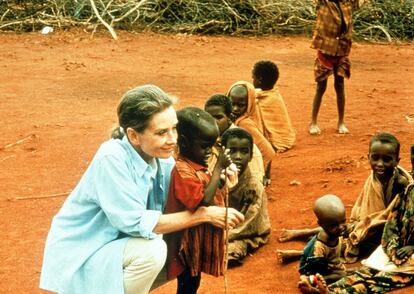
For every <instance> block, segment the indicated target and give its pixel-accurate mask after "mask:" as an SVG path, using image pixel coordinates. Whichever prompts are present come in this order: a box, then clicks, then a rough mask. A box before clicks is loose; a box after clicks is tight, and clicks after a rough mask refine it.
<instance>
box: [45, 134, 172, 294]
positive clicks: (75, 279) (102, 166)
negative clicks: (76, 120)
mask: <svg viewBox="0 0 414 294" xmlns="http://www.w3.org/2000/svg"><path fill="white" fill-rule="evenodd" d="M155 163H156V165H157V173H156V174H155V177H154V170H153V167H151V165H150V164H147V163H146V162H145V161H144V160H143V159H142V158H141V157H140V156H139V154H138V153H137V152H136V151H135V150H134V148H133V147H132V146H131V144H130V143H129V141H128V139H127V137H126V136H124V138H123V139H122V140H115V139H111V140H109V141H107V142H105V143H103V144H102V145H101V147H100V148H99V150H98V152H97V153H96V155H95V157H94V158H93V160H92V162H91V164H90V165H89V167H88V169H87V170H86V172H85V173H84V175H83V176H82V178H81V180H80V182H79V183H78V185H77V186H76V188H75V189H74V190H73V192H72V193H71V194H70V195H69V197H68V198H67V199H66V201H65V203H64V204H63V206H62V208H61V209H60V211H59V212H58V214H57V215H56V216H55V217H54V218H53V221H52V225H51V229H50V231H49V235H48V237H47V240H46V246H45V253H44V258H43V266H42V272H41V277H40V287H41V288H43V289H47V290H51V291H55V292H59V293H82V294H83V293H87V294H89V293H99V294H102V293H111V294H116V293H123V292H124V290H123V269H122V263H123V251H124V247H125V244H126V241H128V238H129V237H131V236H133V237H142V238H146V239H153V238H159V237H160V236H159V235H157V234H155V233H154V232H153V229H154V227H155V225H156V224H157V222H158V218H159V216H160V214H161V213H162V211H163V210H164V206H165V202H166V199H167V194H168V189H169V183H170V173H171V169H172V168H173V166H174V160H173V159H172V158H171V159H167V160H163V159H156V160H155Z"/></svg>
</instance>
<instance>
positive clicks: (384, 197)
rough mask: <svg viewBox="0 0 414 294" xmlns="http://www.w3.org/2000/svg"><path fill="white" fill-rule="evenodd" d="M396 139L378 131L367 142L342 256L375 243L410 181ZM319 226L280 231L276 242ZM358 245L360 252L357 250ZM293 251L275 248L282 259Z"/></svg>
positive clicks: (354, 255)
mask: <svg viewBox="0 0 414 294" xmlns="http://www.w3.org/2000/svg"><path fill="white" fill-rule="evenodd" d="M399 154H400V142H399V141H398V139H397V138H396V137H394V136H393V135H392V134H389V133H378V134H376V135H374V136H373V137H372V138H371V141H370V143H369V153H368V159H369V162H370V165H371V169H372V171H371V175H370V176H369V177H368V178H367V180H366V181H365V184H364V187H363V188H362V191H361V192H360V194H359V196H358V198H357V200H356V202H355V204H354V206H353V208H352V211H351V217H350V221H349V223H348V229H347V233H346V236H348V237H347V238H346V239H345V240H344V247H345V248H344V256H343V257H344V258H345V261H346V262H347V263H354V262H356V261H357V260H358V257H359V256H360V255H362V254H369V253H370V252H372V250H373V249H375V248H376V246H378V244H379V242H380V238H381V234H382V230H383V227H384V224H385V222H386V220H387V218H388V216H389V215H390V212H391V210H392V207H393V205H394V202H395V200H396V198H397V197H396V196H397V195H398V194H400V193H402V192H403V191H404V189H405V188H406V187H407V186H408V184H409V183H411V182H412V181H413V179H412V177H411V176H410V174H409V173H408V172H407V171H405V170H404V169H403V168H402V167H401V166H398V163H399V161H400V156H399ZM319 229H320V228H314V229H303V230H284V231H282V233H281V235H280V237H279V242H286V241H290V240H294V239H302V238H308V237H309V236H311V235H313V234H315V233H317V232H318V231H319ZM360 249H362V251H364V252H362V253H360ZM294 255H296V256H297V254H295V253H294V251H284V250H279V251H278V259H279V261H281V262H283V261H285V260H287V259H291V258H294Z"/></svg>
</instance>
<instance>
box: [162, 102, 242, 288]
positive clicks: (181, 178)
mask: <svg viewBox="0 0 414 294" xmlns="http://www.w3.org/2000/svg"><path fill="white" fill-rule="evenodd" d="M177 118H178V124H177V132H178V146H179V154H178V157H177V161H176V165H175V167H174V169H173V171H172V173H171V183H170V191H169V194H168V201H167V206H166V213H171V212H177V211H184V210H188V211H194V210H196V209H197V208H198V207H199V206H210V205H218V206H223V205H224V199H223V196H222V194H221V192H220V190H219V189H218V187H219V185H220V183H221V175H222V173H223V170H226V173H227V179H228V180H230V182H233V184H234V181H236V182H237V169H236V167H235V166H234V165H230V164H231V159H230V157H229V155H227V154H225V153H224V152H221V153H220V155H219V157H218V160H217V163H216V165H215V168H214V170H213V173H212V174H211V175H210V174H209V172H208V169H207V160H208V157H209V156H210V154H211V147H212V146H213V145H214V143H215V142H216V140H217V137H218V134H219V130H218V127H217V124H216V122H215V120H214V118H213V117H212V116H211V115H210V114H208V113H207V112H205V111H203V110H201V109H199V108H195V107H187V108H184V109H182V110H180V111H178V112H177ZM164 238H165V240H166V242H167V246H168V254H167V277H168V279H172V278H175V277H177V293H181V294H189V293H190V294H191V293H197V289H198V287H199V285H200V279H201V272H204V273H207V274H210V275H214V276H219V275H221V274H223V260H224V259H223V257H224V234H223V229H220V228H217V227H214V226H212V225H208V224H203V225H198V226H195V227H192V228H189V229H185V230H183V231H180V232H178V233H173V234H167V235H165V236H164Z"/></svg>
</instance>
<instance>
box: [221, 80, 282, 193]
mask: <svg viewBox="0 0 414 294" xmlns="http://www.w3.org/2000/svg"><path fill="white" fill-rule="evenodd" d="M228 96H229V97H230V98H231V100H232V102H233V112H232V116H233V120H234V124H235V125H236V126H238V127H240V128H243V129H245V130H246V131H248V132H249V133H250V134H251V135H252V137H253V139H254V142H255V144H256V145H257V147H259V150H260V152H261V153H262V156H263V164H264V169H265V177H266V178H267V179H268V181H270V169H271V161H272V159H273V157H274V156H275V154H276V152H275V150H274V149H273V146H272V144H270V142H269V140H268V139H267V138H266V136H265V135H264V132H263V125H262V122H261V118H260V114H259V112H258V111H257V108H256V93H255V89H254V86H253V85H252V84H251V83H249V82H245V81H239V82H237V83H235V84H233V85H232V86H231V87H230V89H229V91H228ZM267 185H268V183H265V186H267Z"/></svg>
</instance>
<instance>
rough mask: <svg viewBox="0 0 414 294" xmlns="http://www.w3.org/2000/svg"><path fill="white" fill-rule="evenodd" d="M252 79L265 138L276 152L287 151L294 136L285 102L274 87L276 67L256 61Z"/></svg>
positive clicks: (267, 61) (277, 70)
mask: <svg viewBox="0 0 414 294" xmlns="http://www.w3.org/2000/svg"><path fill="white" fill-rule="evenodd" d="M252 77H253V85H254V87H255V88H256V99H257V106H258V107H257V108H258V110H259V113H260V116H261V118H262V124H263V131H264V134H265V137H266V138H267V139H268V140H269V142H270V143H271V144H272V146H273V148H274V149H275V150H276V152H284V151H286V150H289V149H290V148H292V146H293V144H294V143H295V139H296V134H295V130H294V129H293V127H292V123H291V121H290V117H289V113H288V111H287V108H286V104H285V101H283V98H282V95H280V93H279V89H278V88H277V87H275V84H276V82H277V80H278V79H279V69H278V68H277V65H276V64H275V63H273V62H272V61H270V60H261V61H258V62H256V64H255V65H254V66H253V70H252Z"/></svg>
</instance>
